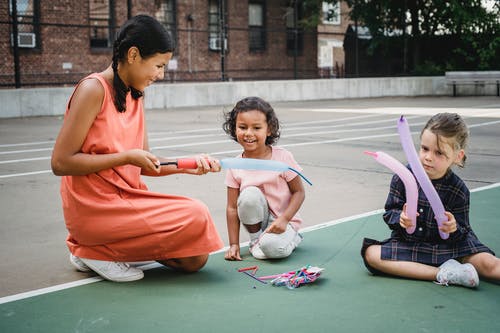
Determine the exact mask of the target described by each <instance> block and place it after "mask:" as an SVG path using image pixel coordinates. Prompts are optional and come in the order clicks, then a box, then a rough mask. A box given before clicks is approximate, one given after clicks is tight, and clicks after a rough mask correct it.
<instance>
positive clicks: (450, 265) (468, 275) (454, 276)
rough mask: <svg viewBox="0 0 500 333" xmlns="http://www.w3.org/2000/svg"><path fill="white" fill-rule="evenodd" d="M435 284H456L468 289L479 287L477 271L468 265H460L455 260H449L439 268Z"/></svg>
mask: <svg viewBox="0 0 500 333" xmlns="http://www.w3.org/2000/svg"><path fill="white" fill-rule="evenodd" d="M436 279H437V282H436V283H437V284H440V285H443V286H448V284H456V285H460V286H464V287H468V288H475V287H477V286H478V285H479V277H478V275H477V271H476V269H475V268H474V266H472V265H471V264H469V263H466V264H461V263H459V262H458V261H456V260H455V259H450V260H448V261H446V262H445V263H443V264H442V265H441V266H439V272H438V273H437V276H436Z"/></svg>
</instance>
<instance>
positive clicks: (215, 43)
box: [209, 37, 227, 50]
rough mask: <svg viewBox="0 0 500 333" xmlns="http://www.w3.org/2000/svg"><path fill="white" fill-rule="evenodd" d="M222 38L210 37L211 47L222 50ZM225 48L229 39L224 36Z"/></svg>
mask: <svg viewBox="0 0 500 333" xmlns="http://www.w3.org/2000/svg"><path fill="white" fill-rule="evenodd" d="M221 44H222V43H221V39H220V38H217V37H216V38H210V41H209V48H210V50H220V49H221V47H222V45H221ZM224 49H225V50H227V39H225V38H224Z"/></svg>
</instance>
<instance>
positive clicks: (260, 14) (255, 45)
mask: <svg viewBox="0 0 500 333" xmlns="http://www.w3.org/2000/svg"><path fill="white" fill-rule="evenodd" d="M248 48H249V50H250V51H263V50H265V49H266V30H265V6H264V3H263V2H260V1H259V2H252V1H251V2H249V3H248Z"/></svg>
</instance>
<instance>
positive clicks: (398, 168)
mask: <svg viewBox="0 0 500 333" xmlns="http://www.w3.org/2000/svg"><path fill="white" fill-rule="evenodd" d="M365 154H367V155H371V156H373V157H374V158H375V161H377V162H378V163H380V164H382V165H385V166H386V167H388V168H389V169H391V170H392V171H393V172H394V173H395V174H397V175H398V176H399V178H401V180H402V181H403V184H404V185H405V192H406V215H407V216H408V217H409V218H410V219H411V221H412V223H413V225H412V226H411V227H408V228H406V232H407V233H409V234H412V233H413V232H414V231H415V227H416V226H417V202H418V187H417V181H416V180H415V177H414V176H413V174H412V173H411V172H410V170H408V168H407V167H405V166H404V165H403V164H402V163H401V162H399V161H398V160H396V159H395V158H394V157H392V156H391V155H389V154H386V153H384V152H382V151H377V152H375V153H374V152H371V151H365Z"/></svg>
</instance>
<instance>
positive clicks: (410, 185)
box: [365, 116, 449, 239]
mask: <svg viewBox="0 0 500 333" xmlns="http://www.w3.org/2000/svg"><path fill="white" fill-rule="evenodd" d="M398 133H399V138H400V141H401V146H402V147H403V151H404V152H405V155H406V159H407V160H408V164H410V167H411V169H412V171H413V174H412V173H411V172H410V171H409V170H408V169H407V168H406V167H405V166H404V165H403V164H401V162H399V161H398V160H396V159H395V158H393V157H392V156H390V155H389V154H386V153H384V152H381V151H378V152H365V154H368V155H371V156H373V157H374V158H375V160H376V161H377V162H378V163H380V164H382V165H384V166H386V167H388V168H389V169H391V170H392V171H393V172H394V173H396V174H397V175H398V176H399V178H400V179H401V181H402V182H403V184H404V185H405V191H406V205H407V207H406V213H407V215H408V217H409V218H410V219H411V220H412V222H413V225H412V226H411V227H409V228H407V229H406V232H407V233H408V234H412V233H413V232H414V231H415V227H416V225H417V223H416V219H417V217H416V216H417V202H418V187H417V181H418V183H419V184H420V188H421V189H422V191H423V192H424V194H425V196H426V197H427V200H428V201H429V203H430V205H431V208H432V211H433V212H434V216H435V218H436V221H437V223H438V226H441V225H442V223H443V222H445V221H447V220H448V218H447V217H446V215H445V210H444V206H443V203H442V202H441V199H440V198H439V195H438V193H437V192H436V189H435V188H434V186H433V185H432V182H431V180H430V179H429V177H428V176H427V174H426V173H425V170H424V168H423V166H422V164H421V163H420V160H419V158H418V154H417V151H416V150H415V146H414V145H413V140H412V138H411V132H410V127H409V125H408V122H407V121H406V119H405V117H404V116H401V118H399V121H398ZM413 175H415V176H413ZM415 178H416V180H415ZM439 235H440V236H441V238H442V239H448V237H449V234H447V233H445V232H442V231H439Z"/></svg>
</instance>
